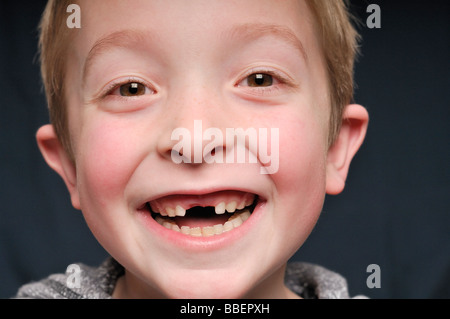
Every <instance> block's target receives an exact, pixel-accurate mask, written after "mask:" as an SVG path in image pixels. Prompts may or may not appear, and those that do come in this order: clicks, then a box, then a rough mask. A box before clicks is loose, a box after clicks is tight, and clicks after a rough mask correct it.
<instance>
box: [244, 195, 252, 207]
mask: <svg viewBox="0 0 450 319" xmlns="http://www.w3.org/2000/svg"><path fill="white" fill-rule="evenodd" d="M253 199H254V198H253V196H246V197H245V206H250V205H251V204H252V203H253Z"/></svg>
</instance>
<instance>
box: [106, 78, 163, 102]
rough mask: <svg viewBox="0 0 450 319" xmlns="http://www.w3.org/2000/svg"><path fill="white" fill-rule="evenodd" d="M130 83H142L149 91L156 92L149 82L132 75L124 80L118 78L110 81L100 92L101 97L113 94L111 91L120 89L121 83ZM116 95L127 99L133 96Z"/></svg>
mask: <svg viewBox="0 0 450 319" xmlns="http://www.w3.org/2000/svg"><path fill="white" fill-rule="evenodd" d="M131 83H138V84H141V85H143V86H144V87H145V88H146V89H148V90H151V91H152V92H153V94H154V93H155V92H156V90H155V89H153V88H152V86H151V85H150V84H148V83H147V82H145V81H143V80H141V79H139V78H133V77H130V78H127V79H126V80H124V79H120V80H116V81H113V82H112V83H110V84H109V85H108V86H107V87H106V88H105V89H104V90H103V92H104V93H102V94H101V98H105V97H107V96H109V95H113V94H112V93H113V92H114V91H116V90H117V89H120V87H121V86H122V85H126V84H131ZM116 96H117V97H119V98H127V99H129V98H133V97H126V96H121V95H120V94H118V95H116Z"/></svg>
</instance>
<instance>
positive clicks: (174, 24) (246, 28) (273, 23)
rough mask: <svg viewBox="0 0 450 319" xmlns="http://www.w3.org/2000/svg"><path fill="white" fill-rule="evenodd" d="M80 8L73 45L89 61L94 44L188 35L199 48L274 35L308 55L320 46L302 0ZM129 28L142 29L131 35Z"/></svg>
mask: <svg viewBox="0 0 450 319" xmlns="http://www.w3.org/2000/svg"><path fill="white" fill-rule="evenodd" d="M80 7H81V13H82V29H81V30H80V32H81V34H80V35H81V36H78V37H77V38H76V39H75V45H76V46H75V48H76V50H77V51H78V52H77V53H78V54H77V55H78V56H79V57H80V56H81V57H84V58H85V59H86V58H87V57H88V56H89V53H90V51H91V50H92V48H95V49H102V48H106V47H107V46H106V45H105V44H108V43H112V42H115V44H118V45H123V46H126V45H127V44H132V43H131V42H134V43H139V42H142V40H143V39H144V40H145V38H147V39H150V40H151V41H152V42H153V43H158V45H160V46H163V45H165V44H167V45H169V44H170V45H172V46H176V44H177V43H183V42H186V39H188V40H189V44H190V46H191V47H192V48H196V49H197V50H198V49H199V48H202V49H204V48H205V47H204V43H205V41H206V42H210V41H217V40H219V41H220V40H225V39H226V38H228V37H229V36H239V37H241V38H242V39H243V40H245V39H246V38H247V37H256V36H257V35H270V36H274V37H279V38H281V39H283V40H285V41H286V42H287V43H290V44H292V45H293V46H295V47H296V48H297V49H298V50H299V53H300V54H302V55H303V57H304V58H305V59H306V58H307V56H308V53H307V51H308V50H312V49H311V47H313V46H315V45H316V43H315V42H316V41H315V40H316V39H315V38H314V30H313V23H312V21H313V19H312V15H311V12H310V10H309V8H308V6H307V5H306V3H305V2H304V1H303V0H284V1H272V0H245V1H242V0H240V1H230V0H227V1H224V0H191V1H183V0H171V1H167V0H162V1H159V0H137V1H123V0H107V1H105V0H97V1H86V0H84V1H81V2H80ZM130 30H131V31H135V30H138V31H139V32H137V33H136V32H134V33H135V34H134V35H132V34H131V33H130V32H129V31H130ZM211 43H212V42H211ZM96 46H97V47H96ZM86 62H89V60H87V61H84V64H86Z"/></svg>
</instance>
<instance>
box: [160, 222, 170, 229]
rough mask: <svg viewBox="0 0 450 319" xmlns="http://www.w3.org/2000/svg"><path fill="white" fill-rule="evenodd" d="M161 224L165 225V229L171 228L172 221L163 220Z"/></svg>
mask: <svg viewBox="0 0 450 319" xmlns="http://www.w3.org/2000/svg"><path fill="white" fill-rule="evenodd" d="M162 225H163V226H164V227H166V228H167V229H172V223H169V222H164V223H163V224H162Z"/></svg>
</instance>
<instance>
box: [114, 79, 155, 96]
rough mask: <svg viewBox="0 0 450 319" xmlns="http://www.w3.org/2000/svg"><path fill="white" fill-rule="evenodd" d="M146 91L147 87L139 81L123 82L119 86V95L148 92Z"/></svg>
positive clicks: (137, 94)
mask: <svg viewBox="0 0 450 319" xmlns="http://www.w3.org/2000/svg"><path fill="white" fill-rule="evenodd" d="M147 91H148V88H147V87H146V86H145V85H143V84H141V83H139V82H130V83H125V84H122V85H121V86H120V87H119V93H120V95H121V96H139V95H144V94H146V93H148V92H147Z"/></svg>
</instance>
